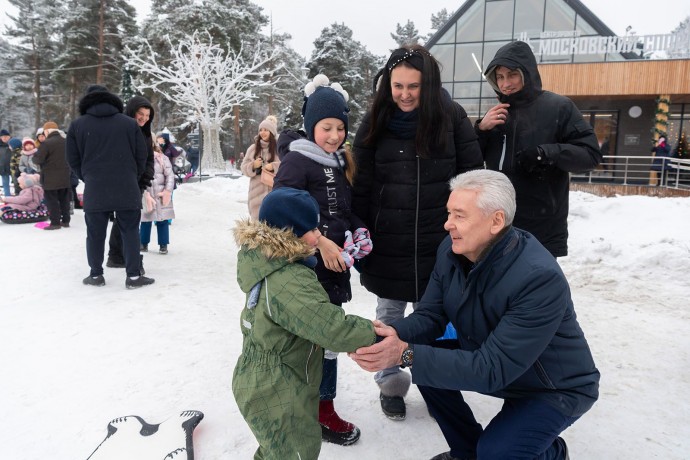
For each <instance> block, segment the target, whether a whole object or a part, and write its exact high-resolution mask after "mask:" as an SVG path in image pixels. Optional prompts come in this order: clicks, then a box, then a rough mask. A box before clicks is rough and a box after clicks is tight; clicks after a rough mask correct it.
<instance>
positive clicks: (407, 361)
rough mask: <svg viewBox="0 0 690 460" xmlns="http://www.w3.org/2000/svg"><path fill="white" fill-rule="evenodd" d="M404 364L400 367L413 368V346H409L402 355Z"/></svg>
mask: <svg viewBox="0 0 690 460" xmlns="http://www.w3.org/2000/svg"><path fill="white" fill-rule="evenodd" d="M401 360H402V364H401V365H400V367H401V368H403V369H404V368H406V367H412V361H414V350H413V349H412V347H411V346H409V345H408V347H407V348H406V349H405V351H403V353H402V358H401Z"/></svg>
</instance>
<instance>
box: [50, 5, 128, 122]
mask: <svg viewBox="0 0 690 460" xmlns="http://www.w3.org/2000/svg"><path fill="white" fill-rule="evenodd" d="M134 18H135V10H134V7H132V6H131V5H130V4H129V3H128V2H127V1H126V0H68V8H67V12H66V13H65V14H64V16H63V21H64V22H63V23H62V29H61V30H62V34H63V35H62V45H61V48H60V53H59V55H58V56H57V62H58V64H59V66H60V67H62V68H65V69H69V70H68V71H66V72H60V73H59V74H56V78H55V80H56V82H58V83H59V84H60V86H61V87H62V88H64V92H65V94H66V97H67V98H68V100H69V105H68V107H70V113H69V115H70V118H72V119H73V118H75V117H76V116H77V115H78V114H77V113H76V108H77V104H78V101H79V99H80V98H81V96H82V95H83V91H84V89H85V87H86V86H87V85H89V84H93V83H98V84H101V85H104V86H107V87H108V89H109V90H110V91H112V92H113V93H115V94H117V93H118V92H119V90H120V84H121V79H122V67H123V65H124V56H123V52H124V48H125V45H126V44H127V43H129V42H130V41H131V40H133V39H134V38H135V37H136V36H137V31H138V28H137V25H136V22H135V19H134ZM63 110H64V106H63Z"/></svg>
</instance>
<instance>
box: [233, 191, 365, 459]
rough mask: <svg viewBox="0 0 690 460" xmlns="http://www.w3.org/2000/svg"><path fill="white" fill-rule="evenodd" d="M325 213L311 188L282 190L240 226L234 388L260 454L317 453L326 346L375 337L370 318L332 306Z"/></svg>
mask: <svg viewBox="0 0 690 460" xmlns="http://www.w3.org/2000/svg"><path fill="white" fill-rule="evenodd" d="M318 216H319V207H318V204H317V203H316V200H314V198H312V197H311V196H310V195H309V193H308V192H306V191H303V190H296V189H292V188H287V187H286V188H279V189H275V190H273V191H272V192H271V193H269V194H268V195H267V196H266V197H265V198H264V200H263V202H262V204H261V208H260V210H259V221H258V222H256V221H249V220H244V221H239V222H237V226H236V227H235V229H234V235H235V241H236V242H237V244H238V245H239V246H240V251H239V253H238V256H237V281H238V283H239V285H240V288H241V289H242V291H244V292H245V293H246V294H247V300H246V304H245V307H244V309H243V310H242V315H241V320H240V321H241V328H242V335H243V337H244V340H243V344H242V354H241V355H240V357H239V359H238V361H237V365H236V366H235V372H234V375H233V379H232V390H233V394H234V395H235V400H236V401H237V405H238V407H239V409H240V412H241V413H242V416H243V417H244V419H245V420H246V421H247V424H249V427H250V428H251V430H252V432H253V433H254V436H255V437H256V439H257V441H258V442H259V448H258V450H257V451H256V453H255V454H254V459H255V460H259V459H262V460H269V459H272V460H285V459H295V460H298V459H300V460H310V459H317V458H318V456H319V452H320V450H321V428H320V425H319V421H318V406H319V384H320V383H321V374H322V366H323V354H324V348H327V349H329V350H332V351H336V352H352V351H354V350H356V349H357V348H359V347H363V346H368V345H371V344H373V343H374V342H375V340H376V336H375V334H374V328H373V325H372V323H371V321H370V320H367V319H364V318H360V317H358V316H354V315H346V314H345V313H344V312H343V310H342V309H341V308H339V307H337V306H335V305H333V304H331V303H330V302H329V301H328V295H327V294H326V291H325V290H324V289H323V287H322V286H321V284H320V283H319V281H318V279H317V278H316V274H315V273H314V270H313V267H314V266H315V264H316V259H315V257H314V251H315V248H316V245H317V244H318V241H319V238H320V235H321V234H320V232H319V230H318V229H317V225H318V219H319V217H318Z"/></svg>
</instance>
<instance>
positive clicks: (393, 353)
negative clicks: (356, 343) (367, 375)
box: [348, 320, 407, 372]
mask: <svg viewBox="0 0 690 460" xmlns="http://www.w3.org/2000/svg"><path fill="white" fill-rule="evenodd" d="M374 332H376V335H378V336H381V337H383V340H381V341H380V342H377V343H375V344H373V345H371V346H368V347H363V348H358V349H357V350H356V351H355V352H354V353H348V356H349V357H350V358H352V359H353V360H354V361H355V362H356V363H357V364H359V366H360V367H361V368H362V369H364V370H365V371H369V372H375V371H380V370H382V369H387V368H389V367H393V366H398V365H400V364H401V357H402V353H403V351H405V349H406V348H407V342H403V341H402V340H400V339H399V338H398V332H397V331H396V330H395V329H393V328H392V327H390V326H386V325H385V324H383V323H382V322H381V321H379V320H376V321H374Z"/></svg>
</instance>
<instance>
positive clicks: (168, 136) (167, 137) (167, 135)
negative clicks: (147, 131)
mask: <svg viewBox="0 0 690 460" xmlns="http://www.w3.org/2000/svg"><path fill="white" fill-rule="evenodd" d="M157 137H162V138H163V140H164V141H165V143H166V144H169V143H170V134H168V133H160V134H158V136H157Z"/></svg>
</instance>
